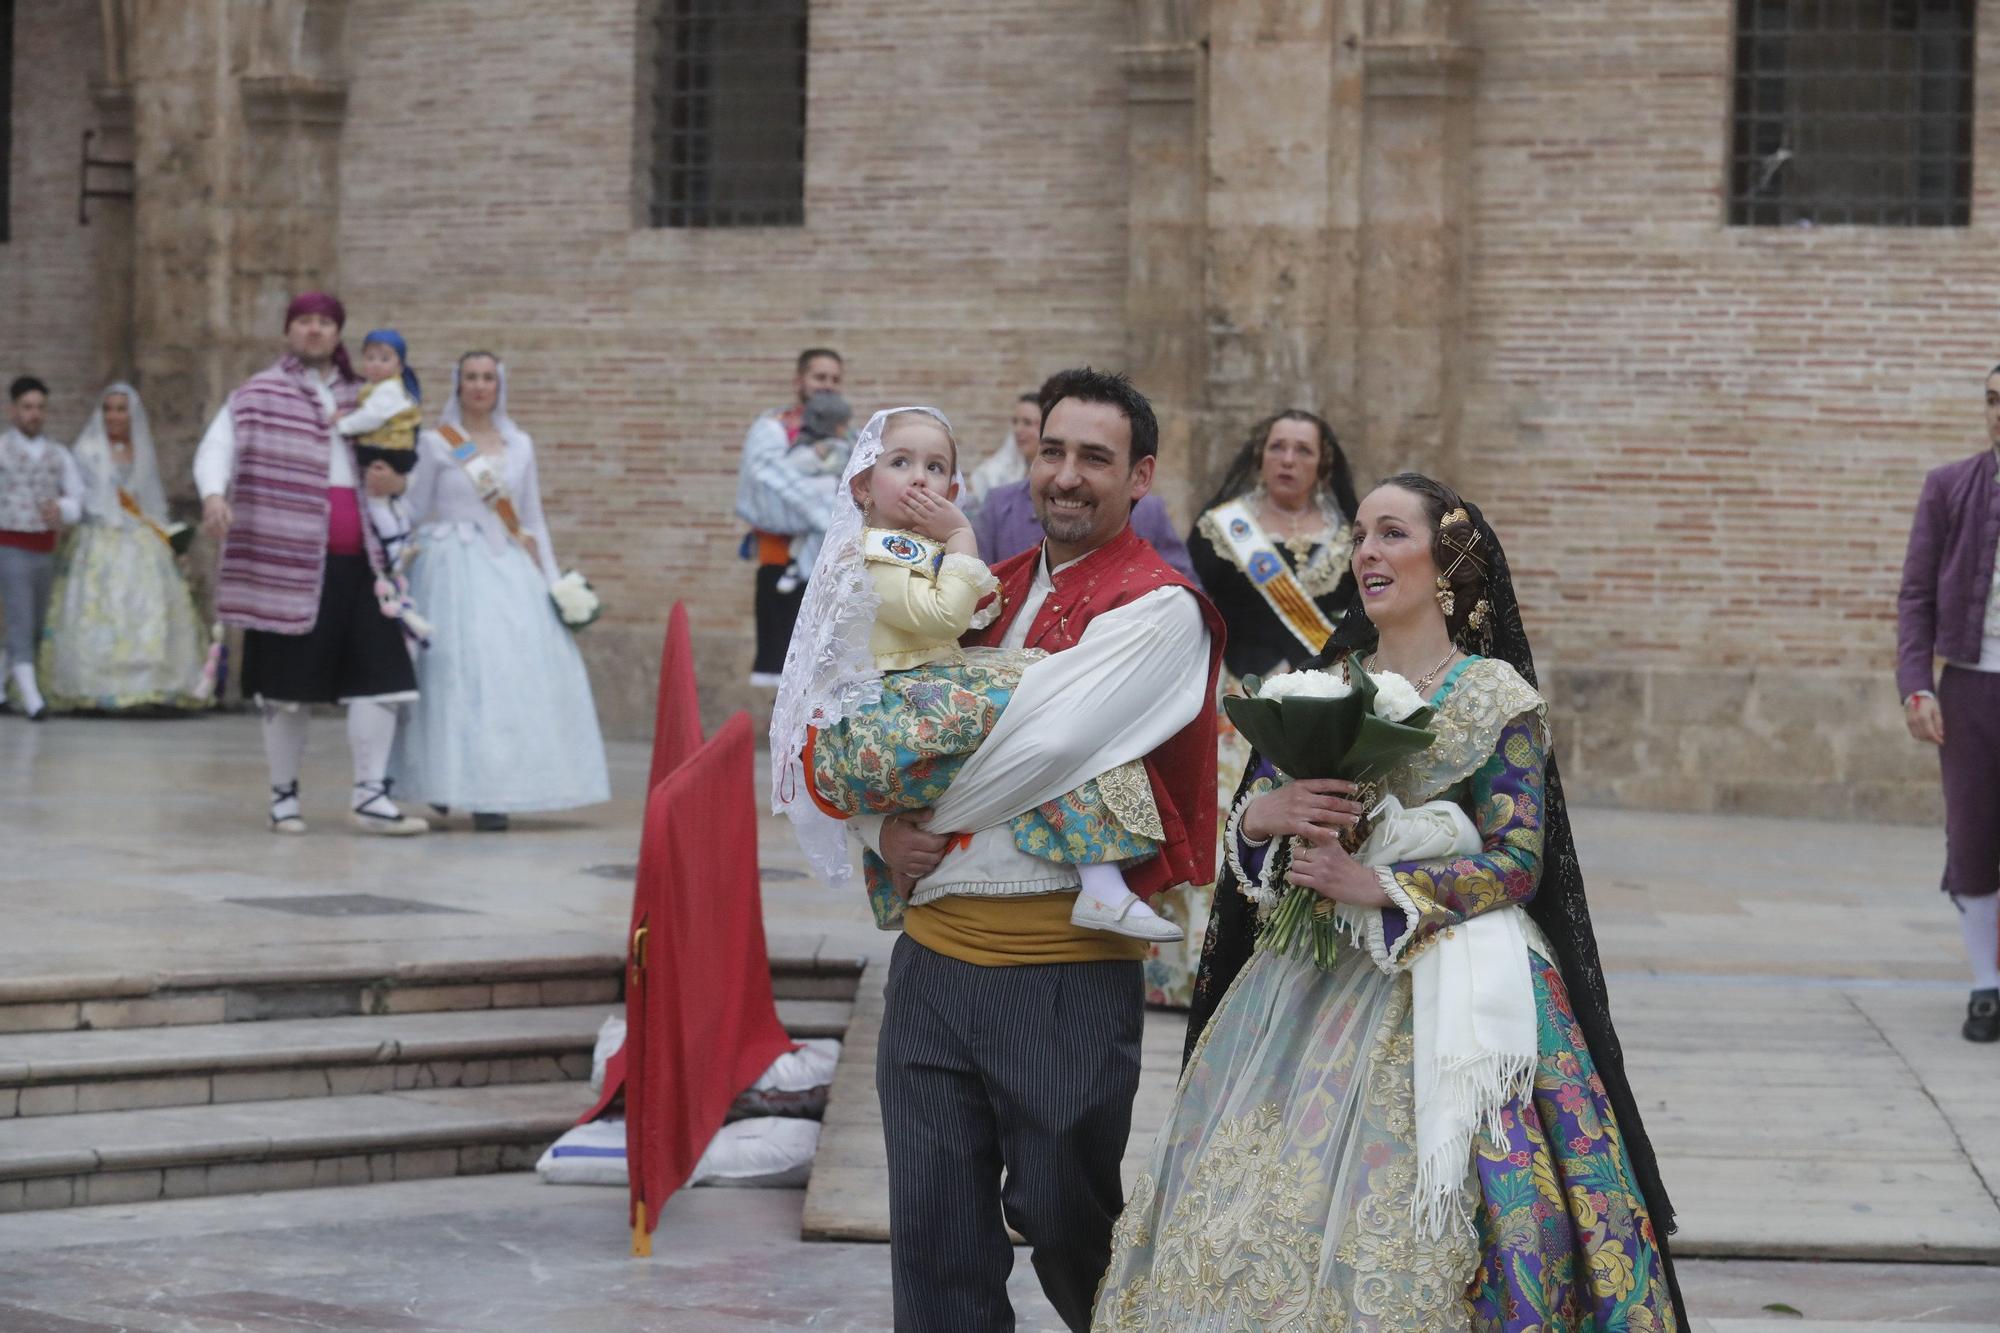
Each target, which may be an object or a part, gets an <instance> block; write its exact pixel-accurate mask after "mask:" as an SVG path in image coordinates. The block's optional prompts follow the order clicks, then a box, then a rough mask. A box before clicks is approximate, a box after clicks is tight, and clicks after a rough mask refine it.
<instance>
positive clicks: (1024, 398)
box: [1014, 389, 1042, 407]
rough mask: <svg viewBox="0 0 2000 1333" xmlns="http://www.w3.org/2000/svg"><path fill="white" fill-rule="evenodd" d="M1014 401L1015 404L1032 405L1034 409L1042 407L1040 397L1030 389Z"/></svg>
mask: <svg viewBox="0 0 2000 1333" xmlns="http://www.w3.org/2000/svg"><path fill="white" fill-rule="evenodd" d="M1014 401H1015V402H1017V403H1033V404H1034V405H1035V406H1036V407H1040V406H1041V405H1042V396H1041V394H1039V393H1037V392H1035V391H1034V390H1033V389H1030V390H1028V391H1027V392H1026V393H1024V394H1022V395H1021V396H1020V397H1019V398H1016V399H1015V400H1014Z"/></svg>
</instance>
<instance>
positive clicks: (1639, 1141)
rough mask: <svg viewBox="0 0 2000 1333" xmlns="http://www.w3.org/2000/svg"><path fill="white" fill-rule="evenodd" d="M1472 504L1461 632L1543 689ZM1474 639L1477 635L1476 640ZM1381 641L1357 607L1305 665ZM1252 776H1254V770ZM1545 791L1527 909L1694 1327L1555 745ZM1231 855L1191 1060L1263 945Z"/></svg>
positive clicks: (1203, 977)
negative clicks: (1474, 616) (1476, 614)
mask: <svg viewBox="0 0 2000 1333" xmlns="http://www.w3.org/2000/svg"><path fill="white" fill-rule="evenodd" d="M1466 509H1467V510H1468V511H1469V512H1470V513H1471V515H1472V521H1473V523H1474V524H1475V525H1477V527H1478V529H1479V534H1480V537H1481V538H1482V539H1483V540H1482V542H1481V549H1482V550H1483V551H1485V552H1490V553H1491V559H1492V565H1491V568H1490V569H1489V570H1488V571H1487V576H1486V596H1487V600H1488V601H1489V602H1490V603H1491V604H1492V608H1493V610H1492V618H1491V620H1490V621H1489V622H1488V624H1487V625H1486V626H1485V627H1484V629H1483V630H1481V631H1479V632H1478V633H1477V635H1476V636H1475V635H1474V634H1473V633H1472V632H1467V633H1466V634H1463V635H1461V642H1460V644H1459V647H1460V648H1461V649H1462V650H1463V651H1466V652H1476V653H1479V654H1481V655H1482V656H1486V657H1492V658H1497V659H1499V660H1500V661H1503V662H1505V663H1507V664H1508V665H1509V666H1511V667H1513V668H1514V670H1516V671H1518V672H1520V673H1521V678H1522V679H1523V680H1525V681H1527V682H1528V684H1530V685H1535V686H1536V688H1538V689H1539V688H1540V686H1539V685H1538V683H1537V681H1536V679H1535V657H1534V652H1533V650H1532V649H1531V648H1530V647H1529V646H1528V631H1527V628H1526V626H1524V625H1523V624H1522V622H1521V604H1520V601H1519V600H1518V599H1517V598H1516V597H1515V595H1514V578H1513V575H1512V573H1511V572H1510V571H1509V569H1508V566H1507V555H1506V552H1505V551H1504V550H1502V549H1501V546H1500V538H1499V536H1498V535H1497V534H1496V533H1495V532H1494V531H1493V528H1492V526H1491V525H1490V524H1488V523H1487V521H1486V516H1485V515H1484V514H1482V513H1480V512H1479V509H1478V507H1477V506H1475V505H1471V504H1467V505H1466ZM1475 637H1476V638H1477V639H1478V641H1477V642H1471V641H1469V640H1471V639H1473V638H1475ZM1375 639H1376V636H1375V627H1374V626H1373V625H1371V624H1370V623H1369V621H1368V617H1367V616H1365V615H1362V614H1360V613H1359V612H1355V613H1351V614H1349V615H1347V616H1345V617H1343V618H1342V620H1341V622H1340V624H1339V626H1338V628H1337V629H1336V630H1335V631H1334V636H1333V639H1332V640H1331V641H1330V642H1329V643H1328V644H1327V645H1326V647H1325V649H1324V650H1322V652H1321V653H1320V655H1319V656H1318V657H1316V658H1314V659H1313V660H1312V661H1311V662H1309V663H1307V664H1306V665H1307V666H1311V667H1324V666H1326V665H1328V664H1330V663H1332V662H1334V661H1336V660H1338V659H1339V658H1340V657H1342V656H1344V655H1345V654H1347V653H1349V652H1357V651H1358V652H1362V653H1367V652H1372V651H1373V650H1374V648H1375ZM1256 766H1257V759H1256V757H1255V756H1252V758H1251V760H1250V768H1249V771H1250V772H1254V771H1255V770H1256ZM1245 782H1246V784H1247V782H1248V775H1247V773H1246V777H1245ZM1242 794H1243V793H1242V789H1241V788H1239V789H1238V791H1237V797H1236V799H1237V800H1241V799H1242ZM1544 799H1545V802H1546V821H1545V824H1544V828H1543V843H1542V853H1543V857H1544V862H1543V867H1542V879H1541V883H1540V884H1539V885H1538V886H1537V888H1536V890H1535V896H1534V898H1533V899H1532V900H1531V901H1530V902H1529V904H1528V914H1529V915H1530V916H1532V917H1533V918H1534V919H1535V923H1536V924H1537V925H1539V926H1540V927H1541V928H1542V933H1543V934H1544V935H1546V936H1547V937H1548V940H1549V944H1550V946H1551V947H1552V948H1553V949H1554V950H1555V954H1556V962H1557V965H1558V967H1559V968H1560V969H1561V971H1562V977H1563V984H1564V986H1565V987H1566V988H1567V989H1568V991H1569V1002H1570V1008H1571V1010H1572V1011H1573V1012H1574V1013H1575V1014H1576V1021H1577V1026H1578V1027H1580V1028H1582V1029H1583V1035H1584V1039H1585V1041H1586V1043H1587V1044H1588V1045H1589V1047H1590V1057H1591V1060H1592V1062H1593V1063H1594V1064H1595V1065H1596V1066H1597V1076H1598V1078H1599V1079H1601V1080H1602V1081H1603V1083H1604V1092H1605V1095H1606V1097H1608V1098H1609V1100H1610V1102H1611V1110H1612V1114H1614V1115H1615V1116H1616V1117H1617V1118H1618V1129H1619V1132H1620V1133H1621V1134H1622V1135H1623V1137H1624V1140H1625V1150H1626V1152H1627V1153H1628V1154H1629V1155H1630V1157H1631V1159H1632V1170H1633V1173H1634V1174H1635V1175H1636V1176H1637V1177H1638V1180H1637V1184H1638V1186H1639V1190H1640V1192H1641V1193H1642V1194H1643V1195H1644V1196H1645V1199H1646V1209H1647V1212H1648V1213H1649V1214H1650V1215H1651V1217H1652V1220H1653V1229H1654V1232H1655V1235H1656V1239H1657V1240H1658V1242H1659V1247H1660V1257H1661V1260H1662V1261H1663V1262H1664V1264H1665V1266H1666V1273H1667V1284H1668V1286H1669V1287H1670V1288H1671V1289H1672V1291H1673V1298H1674V1310H1675V1313H1676V1314H1677V1315H1678V1316H1679V1320H1680V1325H1681V1327H1682V1328H1686V1327H1687V1326H1688V1318H1687V1307H1686V1305H1685V1304H1684V1303H1683V1302H1682V1300H1681V1290H1680V1282H1679V1280H1678V1279H1677V1278H1676V1277H1675V1275H1674V1268H1673V1258H1672V1255H1671V1254H1669V1253H1668V1249H1667V1236H1668V1235H1669V1234H1670V1233H1671V1232H1672V1231H1673V1230H1674V1210H1673V1204H1672V1202H1671V1201H1670V1200H1669V1199H1668V1198H1667V1190H1666V1186H1665V1185H1664V1184H1662V1183H1661V1181H1660V1168H1659V1163H1658V1161H1657V1160H1656V1159H1655V1157H1654V1155H1653V1145H1652V1141H1651V1140H1650V1139H1648V1138H1647V1137H1646V1128H1645V1125H1644V1124H1643V1123H1642V1121H1641V1120H1640V1117H1639V1105H1638V1102H1637V1101H1636V1100H1634V1098H1633V1096H1632V1085H1631V1082H1630V1080H1628V1079H1627V1078H1626V1076H1625V1053H1624V1050H1623V1048H1622V1047H1620V1046H1619V1044H1618V1032H1617V1030H1616V1029H1615V1028H1614V1027H1613V1026H1612V1024H1611V997H1610V995H1609V993H1608V992H1607V991H1606V988H1605V984H1604V965H1603V963H1602V962H1601V961H1600V960H1599V958H1598V954H1597V935H1596V932H1595V931H1593V930H1592V929H1591V925H1590V906H1589V904H1588V903H1587V902H1586V901H1585V899H1584V892H1583V867H1582V865H1581V864H1579V862H1578V861H1577V856H1576V839H1575V837H1574V836H1573V835H1572V834H1571V832H1570V823H1569V805H1568V802H1567V801H1565V800H1564V798H1563V787H1562V777H1561V775H1560V774H1559V773H1558V772H1557V770H1556V757H1555V753H1554V751H1553V750H1551V751H1550V754H1549V766H1548V778H1547V787H1546V790H1545V793H1544ZM1232 805H1233V802H1232ZM1227 859H1228V858H1226V857H1225V858H1224V862H1225V864H1224V865H1223V866H1222V868H1221V874H1220V876H1219V877H1218V879H1217V881H1216V886H1215V907H1214V910H1213V911H1212V912H1211V913H1210V915H1209V919H1208V934H1207V936H1206V937H1205V938H1204V939H1203V941H1202V950H1201V969H1200V971H1199V972H1198V973H1197V974H1196V977H1195V984H1194V998H1193V1002H1192V1004H1191V1005H1190V1007H1189V1011H1188V1033H1187V1045H1186V1047H1185V1048H1184V1050H1183V1052H1182V1057H1181V1058H1182V1062H1183V1063H1185V1062H1186V1060H1187V1058H1188V1057H1189V1056H1190V1055H1192V1054H1193V1052H1194V1046H1195V1042H1196V1041H1197V1040H1198V1039H1199V1038H1200V1036H1201V1033H1202V1031H1203V1030H1204V1029H1205V1028H1206V1027H1207V1026H1208V1022H1209V1019H1211V1018H1213V1017H1214V1016H1215V1010H1216V1007H1217V1006H1218V1005H1220V1004H1221V1002H1222V997H1223V995H1224V994H1226V993H1227V992H1228V990H1229V985H1230V983H1231V982H1232V981H1234V980H1235V979H1236V975H1237V973H1239V972H1241V971H1242V970H1243V967H1244V965H1245V964H1247V963H1248V962H1249V961H1250V954H1251V950H1252V949H1253V948H1254V946H1255V944H1256V935H1257V920H1256V914H1255V911H1254V909H1253V908H1252V907H1251V905H1250V902H1249V900H1248V899H1246V898H1245V897H1244V896H1243V894H1242V893H1241V892H1240V891H1239V888H1238V885H1237V881H1236V877H1235V875H1234V874H1233V873H1232V872H1231V871H1230V870H1229V868H1228V866H1227V864H1226V862H1227Z"/></svg>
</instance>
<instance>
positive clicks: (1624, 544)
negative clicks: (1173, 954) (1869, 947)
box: [1368, 0, 2000, 818]
mask: <svg viewBox="0 0 2000 1333" xmlns="http://www.w3.org/2000/svg"><path fill="white" fill-rule="evenodd" d="M1474 10H1475V13H1476V16H1477V21H1476V24H1475V30H1474V33H1473V41H1474V42H1475V43H1476V44H1477V46H1478V47H1479V48H1480V49H1481V51H1482V65H1481V70H1480V78H1479V89H1478V95H1477V102H1476V116H1475V123H1476V139H1475V143H1474V150H1473V152H1474V157H1473V162H1474V178H1473V192H1474V203H1473V207H1474V210H1475V217H1474V223H1473V228H1472V237H1473V240H1472V247H1471V262H1470V288H1469V292H1468V300H1469V306H1470V321H1469V337H1468V350H1467V354H1466V357H1465V360H1464V364H1463V367H1462V372H1461V373H1462V376H1463V383H1464V392H1465V395H1466V402H1465V425H1464V426H1463V429H1462V434H1461V437H1460V440H1459V445H1458V451H1457V452H1458V458H1459V460H1460V478H1461V480H1462V482H1463V484H1464V486H1465V488H1466V489H1467V490H1468V491H1469V492H1470V493H1472V494H1474V495H1476V496H1478V497H1480V498H1481V499H1482V500H1484V501H1485V502H1486V503H1487V504H1488V506H1489V508H1490V510H1491V511H1492V513H1493V517H1494V519H1495V521H1496V523H1497V524H1498V525H1499V526H1500V528H1501V530H1502V532H1503V533H1504V534H1505V536H1506V538H1507V544H1508V549H1509V552H1510V553H1511V555H1512V556H1513V559H1514V561H1515V573H1516V577H1517V579H1518V580H1519V582H1520V585H1521V590H1522V594H1523V598H1524V601H1525V602H1526V603H1527V607H1528V617H1529V623H1530V628H1531V630H1532V631H1533V632H1534V634H1535V636H1536V641H1537V644H1538V646H1539V648H1540V651H1541V653H1542V656H1543V658H1544V660H1545V661H1546V662H1548V663H1549V664H1551V665H1552V666H1555V667H1557V668H1559V669H1558V670H1557V672H1556V682H1557V686H1556V689H1555V690H1554V692H1553V694H1554V698H1555V700H1556V702H1557V707H1558V717H1559V721H1560V722H1561V724H1562V729H1563V731H1564V732H1565V733H1566V734H1567V736H1568V738H1569V748H1570V750H1571V752H1572V754H1573V756H1574V760H1573V762H1572V765H1571V769H1570V772H1571V774H1572V785H1573V786H1574V787H1575V788H1576V790H1577V791H1578V793H1579V794H1581V795H1584V796H1587V797H1589V798H1592V799H1599V800H1616V801H1620V802H1624V803H1631V804H1641V805H1661V806H1670V807H1674V808H1683V809H1700V810H1708V809H1725V810H1746V811H1756V812H1770V813H1775V812H1779V811H1783V812H1787V813H1818V814H1824V815H1830V816H1846V815H1854V816H1858V817H1874V818H1882V817H1900V818H1935V817H1936V813H1935V812H1936V808H1937V804H1938V798H1937V794H1936V781H1937V779H1936V767H1935V765H1936V760H1935V758H1934V757H1933V755H1932V754H1931V752H1930V751H1929V750H1928V749H1927V748H1926V747H1922V746H1919V745H1917V744H1916V743H1914V742H1912V741H1910V740H1909V739H1908V737H1907V736H1906V734H1905V733H1904V731H1903V728H1902V725H1901V720H1900V711H1899V708H1898V702H1897V699H1896V690H1895V685H1894V682H1893V657H1894V647H1895V592H1896V584H1897V578H1898V573H1899V569H1900V565H1901V560H1902V554H1903V546H1904V542H1905V540H1906V537H1907V533H1908V527H1909V519H1910V513H1911V510H1912V507H1913V505H1914V502H1915V499H1916V495H1917V490H1918V487H1919V485H1920V483H1921V481H1922V478H1923V474H1924V472H1925V471H1926V470H1927V469H1928V468H1930V467H1932V466H1935V465H1936V464H1938V463H1941V462H1944V461H1947V460H1950V459H1953V458H1958V457H1963V456H1964V455H1965V454H1967V453H1970V452H1973V451H1974V450H1976V449H1978V448H1980V447H1981V445H1982V440H1983V426H1982V422H1981V417H1980V390H1981V382H1982V378H1983V376H1984V375H1985V373H1986V370H1987V369H1988V368H1989V367H1990V366H1991V365H1992V364H1993V362H1994V361H1995V360H1996V359H2000V337H1996V333H1995V329H1994V326H1993V319H1992V302H1991V293H1992V292H1993V291H1994V290H1995V282H1996V279H2000V247H1996V245H1995V234H1994V233H1995V222H1994V219H1995V211H1994V210H1995V205H1996V203H2000V200H1996V197H1995V194H1994V188H1993V181H1994V177H1993V175H1992V173H1991V172H1990V171H1988V170H1986V167H1987V166H1988V165H1990V163H1991V162H1992V161H1993V160H1995V155H1996V154H2000V117H1996V115H1995V114H1994V113H1995V112H1996V110H2000V60H1996V58H1995V57H1996V54H2000V48H1996V46H1995V35H1994V34H1993V33H1992V32H1991V31H1990V30H1989V31H1987V32H1986V33H1985V34H1984V35H1983V36H1982V39H1981V47H1980V56H1981V58H1980V74H1981V77H1980V81H1979V88H1980V94H1979V106H1978V109H1977V117H1976V125H1977V133H1978V144H1977V147H1976V152H1977V154H1978V157H1979V160H1980V171H1979V176H1978V182H1977V195H1976V198H1975V200H1974V204H1973V225H1972V226H1971V227H1969V228H1960V229H1942V228H1940V229H1892V228H1879V229H1878V228H1828V229H1822V230H1810V229H1786V230H1777V229H1768V228H1759V229H1751V228H1732V227H1728V226H1725V225H1724V220H1723V219H1724V203H1725V200H1724V197H1723V191H1724V187H1725V179H1726V166H1725V152H1726V148H1727V134H1728V116H1729V110H1730V81H1729V76H1730V68H1731V42H1732V33H1731V27H1732V24H1731V11H1732V10H1733V6H1729V5H1724V4H1720V3H1712V4H1702V5H1662V4H1657V3H1651V2H1650V0H1564V2H1551V0H1534V3H1526V0H1482V2H1481V3H1479V4H1477V5H1476V6H1475V7H1474ZM1989 28H1990V25H1989ZM1368 462H1369V463H1370V464H1371V465H1373V468H1374V469H1375V470H1379V469H1381V468H1384V467H1387V466H1389V465H1391V464H1392V463H1393V462H1394V460H1392V459H1377V458H1371V459H1369V460H1368Z"/></svg>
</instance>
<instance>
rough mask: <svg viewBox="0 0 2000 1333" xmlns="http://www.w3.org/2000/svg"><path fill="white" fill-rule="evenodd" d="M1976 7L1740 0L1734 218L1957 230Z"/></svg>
mask: <svg viewBox="0 0 2000 1333" xmlns="http://www.w3.org/2000/svg"><path fill="white" fill-rule="evenodd" d="M1977 9H1978V4H1977V0H1737V6H1736V114H1735V124H1734V136H1735V138H1734V143H1733V145H1732V151H1731V172H1730V187H1729V221H1730V222H1731V223H1732V224H1734V225H1736V226H1750V227H1782V226H1795V225H1816V226H1835V225H1861V226H1878V227H1963V226H1965V225H1967V223H1969V222H1970V221H1971V218H1972V72H1973V56H1974V51H1973V46H1974V43H1973V21H1974V15H1975V13H1976V11H1977Z"/></svg>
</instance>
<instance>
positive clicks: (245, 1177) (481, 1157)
mask: <svg viewBox="0 0 2000 1333" xmlns="http://www.w3.org/2000/svg"><path fill="white" fill-rule="evenodd" d="M590 1100H591V1098H590V1090H589V1088H587V1087H584V1086H580V1085H577V1084H574V1083H534V1084H520V1085H510V1086H505V1087H486V1088H429V1089H422V1090H413V1091H409V1092H383V1093H375V1094H370V1095H366V1096H346V1097H316V1098H309V1099H302V1100H294V1101H276V1102H250V1103H239V1104H235V1105H227V1106H185V1107H161V1108H154V1109H149V1110H139V1111H104V1112H97V1113H93V1114H87V1115H68V1116H47V1117H39V1118H34V1119H17V1120H14V1121H12V1122H10V1123H9V1124H8V1126H7V1131H6V1133H5V1134H4V1135H0V1212H19V1211H25V1210H29V1209H38V1208H67V1207H72V1206H81V1205H85V1204H104V1203H137V1202H142V1201H146V1200H152V1199H185V1198H197V1197H201V1196H205V1195H219V1194H245V1193H258V1192H262V1191H266V1190H286V1189H308V1188H314V1187H317V1186H323V1185H361V1184H371V1183H380V1182H382V1181H387V1180H417V1179H429V1178H435V1177H440V1176H469V1175H484V1174H487V1173H490V1172H494V1171H516V1170H525V1169H527V1168H529V1167H531V1166H533V1165H534V1162H535V1159H536V1158H537V1157H538V1156H540V1155H541V1152H542V1150H543V1148H545V1147H546V1146H547V1145H548V1144H549V1143H550V1141H552V1140H553V1139H554V1138H555V1137H556V1136H557V1135H559V1134H561V1133H562V1132H563V1131H564V1130H565V1129H567V1128H569V1126H570V1125H571V1124H572V1123H573V1122H574V1121H575V1120H576V1118H577V1117H578V1116H579V1115H581V1114H583V1112H584V1111H586V1110H587V1109H589V1106H590Z"/></svg>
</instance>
